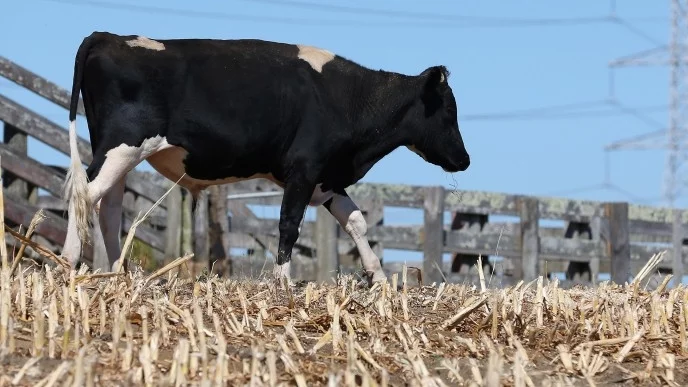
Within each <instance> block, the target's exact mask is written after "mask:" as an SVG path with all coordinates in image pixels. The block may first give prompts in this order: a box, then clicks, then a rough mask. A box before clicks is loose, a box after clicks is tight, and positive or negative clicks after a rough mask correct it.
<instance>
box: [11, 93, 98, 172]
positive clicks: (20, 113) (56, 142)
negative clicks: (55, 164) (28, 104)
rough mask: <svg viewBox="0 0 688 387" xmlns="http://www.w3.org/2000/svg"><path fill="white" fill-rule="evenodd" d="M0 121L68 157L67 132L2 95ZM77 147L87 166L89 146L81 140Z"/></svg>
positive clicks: (89, 159)
mask: <svg viewBox="0 0 688 387" xmlns="http://www.w3.org/2000/svg"><path fill="white" fill-rule="evenodd" d="M0 120H2V121H4V122H6V123H9V124H11V125H13V126H14V127H16V128H17V129H19V130H21V131H23V132H24V133H26V134H28V135H29V136H31V137H34V138H35V139H37V140H39V141H41V142H43V143H45V144H47V145H49V146H51V147H52V148H55V149H56V150H58V151H60V152H61V153H63V154H65V155H67V156H69V132H68V131H67V130H66V129H64V128H63V127H61V126H59V125H57V124H55V123H54V122H52V121H50V120H48V119H47V118H45V117H43V116H41V115H39V114H38V113H36V112H33V111H31V110H29V109H27V108H25V107H24V106H21V105H19V104H18V103H16V102H14V101H12V100H10V99H9V98H6V97H4V96H2V95H0ZM77 145H78V148H79V154H80V155H81V160H82V161H83V162H84V163H86V164H89V163H90V162H91V160H92V156H91V145H90V144H89V143H88V142H87V141H84V140H83V139H81V138H79V141H78V144H77Z"/></svg>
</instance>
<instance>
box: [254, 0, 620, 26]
mask: <svg viewBox="0 0 688 387" xmlns="http://www.w3.org/2000/svg"><path fill="white" fill-rule="evenodd" d="M244 1H247V2H254V3H266V4H272V5H278V6H289V7H295V8H305V9H310V10H321V11H329V12H336V13H349V14H355V15H372V16H383V17H392V18H408V19H427V20H430V21H439V20H442V21H451V22H457V21H461V22H474V23H487V24H489V23H499V24H502V25H513V26H519V25H524V26H525V25H539V24H560V25H561V24H578V23H599V22H607V21H609V20H608V17H575V18H513V17H509V18H504V17H492V16H468V15H456V14H439V13H428V12H416V11H414V12H409V11H399V10H390V9H380V8H368V7H352V6H348V5H336V4H322V3H314V2H309V1H299V0H244Z"/></svg>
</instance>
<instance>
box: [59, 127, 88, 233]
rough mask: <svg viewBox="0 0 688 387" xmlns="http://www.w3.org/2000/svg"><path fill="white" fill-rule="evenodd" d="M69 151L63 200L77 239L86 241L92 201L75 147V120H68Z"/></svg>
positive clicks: (86, 178) (84, 172) (84, 171)
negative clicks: (73, 224) (74, 224)
mask: <svg viewBox="0 0 688 387" xmlns="http://www.w3.org/2000/svg"><path fill="white" fill-rule="evenodd" d="M69 153H70V158H71V163H70V164H69V170H68V171H67V176H66V178H65V185H64V200H65V201H66V202H67V203H68V205H69V216H73V217H74V218H75V220H76V225H77V230H78V235H79V239H80V240H81V242H82V243H88V240H89V225H90V220H91V218H90V217H91V213H92V208H93V203H91V198H90V195H89V194H88V176H87V175H86V170H85V169H84V167H83V166H82V165H81V157H80V156H79V148H78V147H77V134H76V120H71V121H69Z"/></svg>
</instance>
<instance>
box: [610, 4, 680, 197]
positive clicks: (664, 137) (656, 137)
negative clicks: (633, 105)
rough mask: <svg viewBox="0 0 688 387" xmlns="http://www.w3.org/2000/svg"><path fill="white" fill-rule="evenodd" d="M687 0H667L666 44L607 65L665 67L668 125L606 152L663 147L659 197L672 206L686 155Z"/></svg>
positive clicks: (624, 142) (628, 139)
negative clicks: (666, 68)
mask: <svg viewBox="0 0 688 387" xmlns="http://www.w3.org/2000/svg"><path fill="white" fill-rule="evenodd" d="M686 12H688V0H671V34H670V42H669V45H668V46H660V47H656V48H653V49H650V50H646V51H643V52H640V53H636V54H632V55H628V56H625V57H622V58H618V59H616V60H614V61H612V62H611V63H610V64H609V66H610V67H611V68H619V67H628V66H658V65H659V66H669V68H670V80H669V125H668V128H667V129H663V130H658V131H654V132H651V133H647V134H643V135H640V136H635V137H632V138H627V139H623V140H619V141H616V142H614V143H612V144H609V145H607V146H606V147H605V150H607V151H613V150H628V149H666V150H667V159H666V165H665V169H664V187H663V191H664V192H663V196H664V199H665V200H666V204H667V205H668V206H669V207H671V208H674V206H675V203H676V199H677V197H678V196H679V193H680V192H681V189H680V185H679V184H678V176H679V172H680V169H681V167H682V165H683V163H684V162H685V161H686V159H687V156H688V143H687V142H686V139H688V126H687V124H688V121H687V120H686V119H688V70H687V68H686V67H687V66H688V56H686V51H687V49H686V48H687V44H688V14H687V13H686Z"/></svg>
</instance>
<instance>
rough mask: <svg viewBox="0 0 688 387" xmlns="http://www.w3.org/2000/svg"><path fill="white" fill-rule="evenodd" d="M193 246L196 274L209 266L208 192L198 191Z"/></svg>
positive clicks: (194, 216)
mask: <svg viewBox="0 0 688 387" xmlns="http://www.w3.org/2000/svg"><path fill="white" fill-rule="evenodd" d="M193 246H194V249H193V250H194V258H193V261H194V270H193V272H194V275H198V274H200V273H201V272H202V270H203V269H207V268H208V252H209V251H210V249H209V246H210V243H209V238H208V192H207V191H201V192H199V193H198V199H197V201H196V208H195V210H194V213H193Z"/></svg>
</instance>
